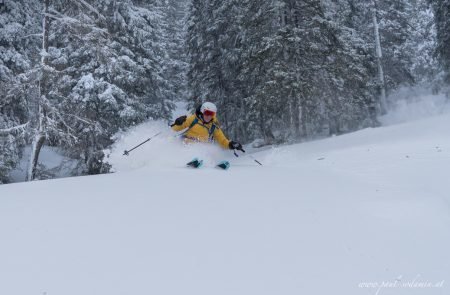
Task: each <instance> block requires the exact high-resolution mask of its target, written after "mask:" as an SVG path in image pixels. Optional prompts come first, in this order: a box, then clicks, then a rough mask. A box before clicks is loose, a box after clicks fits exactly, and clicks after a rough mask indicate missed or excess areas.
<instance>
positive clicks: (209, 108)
mask: <svg viewBox="0 0 450 295" xmlns="http://www.w3.org/2000/svg"><path fill="white" fill-rule="evenodd" d="M200 112H201V113H202V114H205V112H206V113H208V112H211V113H214V114H215V113H217V107H216V105H215V104H213V103H212V102H205V103H204V104H202V106H201V107H200ZM214 114H213V115H214Z"/></svg>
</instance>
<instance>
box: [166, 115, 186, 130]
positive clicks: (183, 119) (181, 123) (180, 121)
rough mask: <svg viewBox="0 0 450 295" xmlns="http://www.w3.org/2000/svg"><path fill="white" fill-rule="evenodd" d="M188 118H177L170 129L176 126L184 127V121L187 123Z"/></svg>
mask: <svg viewBox="0 0 450 295" xmlns="http://www.w3.org/2000/svg"><path fill="white" fill-rule="evenodd" d="M186 118H187V117H186V116H181V117H179V118H177V119H176V120H175V123H173V124H172V125H170V127H173V126H175V125H177V126H181V125H183V123H184V121H186Z"/></svg>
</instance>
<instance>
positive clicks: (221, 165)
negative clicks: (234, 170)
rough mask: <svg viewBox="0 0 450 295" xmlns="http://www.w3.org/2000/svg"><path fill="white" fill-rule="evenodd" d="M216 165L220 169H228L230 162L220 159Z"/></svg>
mask: <svg viewBox="0 0 450 295" xmlns="http://www.w3.org/2000/svg"><path fill="white" fill-rule="evenodd" d="M216 167H217V168H220V169H223V170H228V168H230V162H228V161H222V162H220V163H219V164H217V165H216Z"/></svg>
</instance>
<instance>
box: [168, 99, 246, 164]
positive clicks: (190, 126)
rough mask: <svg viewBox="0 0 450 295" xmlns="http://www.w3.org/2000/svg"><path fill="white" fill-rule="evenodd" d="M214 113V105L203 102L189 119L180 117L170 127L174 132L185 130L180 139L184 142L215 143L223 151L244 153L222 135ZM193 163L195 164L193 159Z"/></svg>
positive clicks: (236, 144)
mask: <svg viewBox="0 0 450 295" xmlns="http://www.w3.org/2000/svg"><path fill="white" fill-rule="evenodd" d="M216 113H217V107H216V105H215V104H213V103H211V102H205V103H203V104H202V105H201V106H199V107H198V108H197V109H196V111H195V114H193V115H190V116H189V117H188V116H181V117H179V118H177V119H176V120H175V122H174V123H173V124H172V125H171V126H170V127H172V129H173V130H174V131H181V130H183V129H186V128H187V129H186V131H184V132H183V134H182V138H184V140H185V141H186V142H217V143H219V145H220V146H222V147H223V148H224V149H231V150H240V151H242V152H245V151H244V149H243V148H242V145H241V144H240V143H239V142H235V141H232V140H229V139H227V138H226V136H225V135H224V134H223V132H222V130H221V129H220V127H219V122H218V120H217V117H216ZM193 162H196V161H195V159H194V161H193ZM197 162H199V161H197ZM188 165H189V163H188ZM199 165H201V164H199ZM190 166H192V165H190ZM194 166H195V163H194Z"/></svg>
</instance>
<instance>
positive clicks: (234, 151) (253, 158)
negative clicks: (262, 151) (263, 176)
mask: <svg viewBox="0 0 450 295" xmlns="http://www.w3.org/2000/svg"><path fill="white" fill-rule="evenodd" d="M240 151H242V152H243V153H245V151H244V149H240ZM233 153H234V155H235V156H236V157H237V158H239V155H238V154H237V153H236V150H233ZM246 155H247V156H249V157H250V158H251V159H252V160H253V161H255V162H256V163H258V164H259V165H261V166H263V164H261V162H260V161H258V160H256V159H255V157H253V156H252V155H250V154H246Z"/></svg>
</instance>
